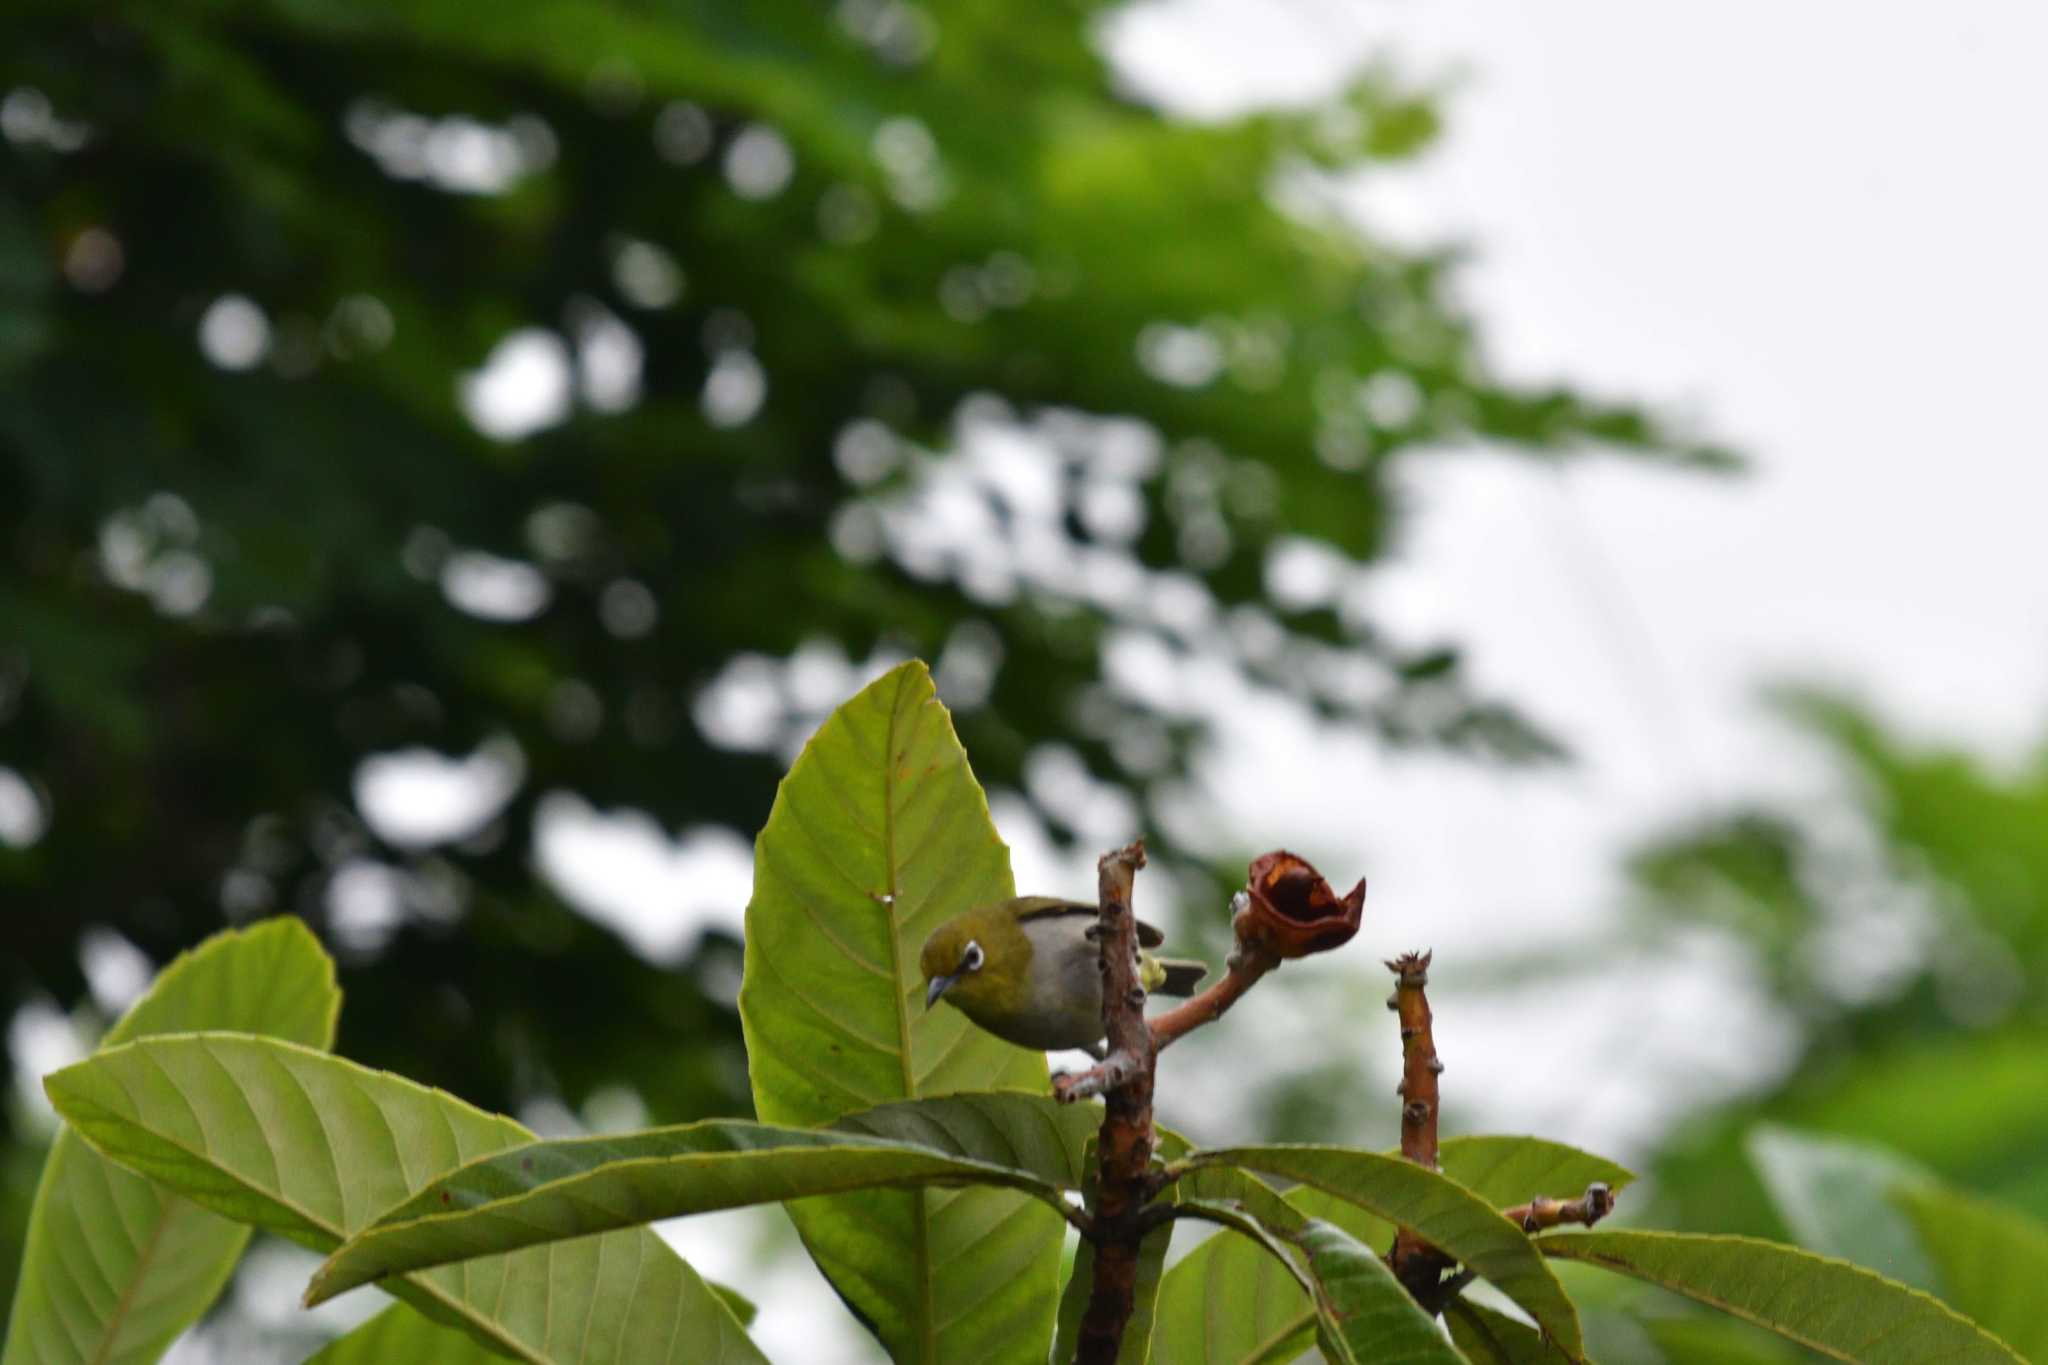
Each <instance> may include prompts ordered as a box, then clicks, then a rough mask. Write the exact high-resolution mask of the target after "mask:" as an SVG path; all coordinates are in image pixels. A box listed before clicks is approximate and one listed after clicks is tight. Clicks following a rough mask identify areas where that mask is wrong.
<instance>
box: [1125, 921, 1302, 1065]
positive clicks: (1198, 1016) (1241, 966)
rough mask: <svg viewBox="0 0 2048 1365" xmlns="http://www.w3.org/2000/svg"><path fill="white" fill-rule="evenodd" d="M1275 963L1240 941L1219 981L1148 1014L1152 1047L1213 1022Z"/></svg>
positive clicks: (1170, 1042)
mask: <svg viewBox="0 0 2048 1365" xmlns="http://www.w3.org/2000/svg"><path fill="white" fill-rule="evenodd" d="M1279 965H1280V959H1279V958H1277V957H1274V956H1273V955H1272V954H1271V953H1268V952H1264V951H1261V950H1260V949H1258V948H1253V947H1247V946H1246V945H1244V944H1242V943H1240V944H1239V945H1238V946H1237V948H1236V950H1235V951H1233V952H1232V953H1231V954H1230V969H1229V970H1228V971H1226V972H1225V973H1224V974H1223V979H1222V980H1221V981H1218V982H1217V983H1216V984H1215V985H1213V986H1211V987H1209V989H1207V990H1205V991H1203V992H1202V993H1201V994H1200V995H1198V996H1195V997H1194V998H1193V999H1192V1000H1187V1001H1184V1002H1182V1003H1181V1004H1179V1005H1176V1006H1174V1007H1173V1008H1172V1009H1170V1010H1168V1011H1167V1012H1166V1013H1164V1014H1159V1015H1154V1016H1153V1017H1152V1021H1151V1024H1152V1050H1153V1051H1154V1052H1155V1053H1158V1052H1164V1051H1166V1049H1167V1048H1169V1047H1171V1046H1173V1044H1175V1043H1177V1042H1179V1041H1180V1040H1181V1039H1182V1038H1183V1037H1185V1036H1187V1034H1188V1033H1189V1032H1191V1031H1192V1030H1194V1029H1198V1028H1200V1027H1201V1026H1202V1025H1204V1024H1213V1023H1215V1022H1216V1021H1217V1020H1218V1019H1220V1018H1222V1017H1223V1013H1224V1011H1225V1010H1228V1009H1229V1008H1230V1007H1231V1006H1232V1005H1235V1004H1236V1003H1237V1001H1238V997H1240V996H1242V995H1243V994H1244V993H1245V992H1246V991H1248V990H1250V989H1251V988H1252V987H1253V986H1255V985H1257V984H1258V980H1259V978H1260V977H1262V976H1264V975H1265V974H1266V973H1267V972H1270V971H1272V970H1273V969H1274V968H1275V967H1277V966H1279Z"/></svg>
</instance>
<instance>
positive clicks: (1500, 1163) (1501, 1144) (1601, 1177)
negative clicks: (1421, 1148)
mask: <svg viewBox="0 0 2048 1365" xmlns="http://www.w3.org/2000/svg"><path fill="white" fill-rule="evenodd" d="M1437 1164H1438V1165H1439V1166H1440V1167H1441V1168H1442V1169H1443V1173H1444V1174H1445V1175H1447V1176H1449V1177H1450V1178H1451V1179H1453V1180H1455V1181H1457V1182H1458V1183H1459V1184H1460V1185H1463V1186H1464V1187H1465V1188H1466V1189H1468V1190H1470V1191H1472V1193H1474V1194H1476V1195H1478V1196H1479V1197H1480V1198H1481V1199H1484V1200H1485V1201H1486V1202H1487V1203H1489V1204H1491V1205H1493V1206H1494V1207H1496V1208H1502V1209H1506V1208H1512V1207H1514V1206H1515V1205H1516V1204H1526V1203H1528V1202H1529V1201H1530V1200H1531V1199H1534V1198H1536V1197H1537V1196H1538V1195H1552V1196H1555V1197H1557V1198H1567V1197H1575V1196H1577V1195H1580V1194H1583V1193H1584V1192H1585V1190H1586V1187H1587V1186H1588V1185H1592V1184H1604V1185H1606V1186H1607V1187H1608V1189H1610V1190H1613V1191H1615V1192H1616V1193H1619V1192H1620V1191H1621V1189H1622V1188H1623V1187H1624V1186H1626V1185H1627V1184H1629V1183H1630V1182H1631V1181H1633V1180H1634V1179H1635V1174H1634V1172H1632V1171H1630V1170H1629V1169H1628V1168H1627V1167H1625V1166H1619V1165H1616V1164H1615V1163H1614V1162H1612V1161H1609V1160H1608V1159H1607V1158H1605V1157H1600V1156H1594V1155H1593V1154H1592V1153H1590V1152H1582V1151H1580V1150H1579V1149H1578V1148H1576V1147H1572V1146H1568V1145H1566V1144H1565V1143H1562V1142H1552V1141H1551V1140H1550V1139H1548V1138H1537V1137H1493V1136H1474V1137H1454V1138H1445V1139H1444V1140H1443V1142H1442V1143H1441V1144H1440V1145H1439V1147H1438V1149H1437Z"/></svg>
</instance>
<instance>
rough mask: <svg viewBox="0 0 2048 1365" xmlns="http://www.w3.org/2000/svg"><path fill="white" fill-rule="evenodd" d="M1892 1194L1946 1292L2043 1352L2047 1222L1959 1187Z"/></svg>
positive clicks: (2047, 1319)
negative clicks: (1910, 1222)
mask: <svg viewBox="0 0 2048 1365" xmlns="http://www.w3.org/2000/svg"><path fill="white" fill-rule="evenodd" d="M1893 1199H1894V1200H1895V1201H1896V1203H1897V1204H1898V1206H1899V1207H1901V1208H1903V1209H1904V1210H1905V1212H1906V1215H1907V1216H1908V1217H1910V1218H1911V1219H1912V1220H1913V1225H1914V1227H1915V1228H1916V1229H1917V1230H1918V1232H1919V1234H1920V1238H1921V1243H1922V1245H1923V1246H1925V1247H1926V1249H1927V1253H1928V1254H1929V1255H1930V1256H1931V1257H1933V1259H1934V1264H1935V1265H1936V1266H1937V1267H1939V1269H1940V1271H1941V1280H1942V1284H1943V1285H1944V1286H1945V1287H1946V1293H1944V1295H1943V1297H1944V1298H1945V1299H1947V1301H1948V1302H1949V1303H1950V1304H1951V1305H1952V1306H1953V1307H1955V1308H1958V1309H1961V1310H1962V1311H1963V1312H1965V1313H1967V1314H1969V1315H1970V1317H1972V1318H1973V1319H1975V1320H1976V1322H1977V1323H1978V1325H1980V1326H1982V1327H1984V1328H1986V1329H1988V1330H1989V1331H1992V1332H1995V1333H1997V1334H1998V1335H1999V1336H2000V1337H2001V1338H2002V1339H2004V1341H2005V1342H2006V1343H2007V1344H2008V1345H2010V1346H2011V1347H2012V1348H2013V1349H2014V1350H2016V1351H2018V1352H2019V1353H2020V1354H2021V1355H2023V1356H2025V1357H2026V1358H2027V1359H2028V1360H2037V1361H2039V1360H2048V1292H2044V1290H2048V1224H2044V1223H2043V1222H2041V1220H2040V1219H2038V1218H2029V1217H2028V1216H2027V1215H2026V1214H2024V1213H2018V1212H2015V1211H2013V1210H2011V1209H2006V1208H2001V1207H1999V1206H1998V1205H1996V1204H1991V1203H1987V1202H1985V1201H1984V1200H1981V1199H1973V1198H1971V1197H1970V1196H1968V1195H1965V1194H1963V1193H1961V1192H1960V1191H1957V1190H1950V1189H1942V1188H1936V1187H1930V1186H1921V1187H1915V1188H1912V1189H1906V1190H1901V1191H1899V1192H1898V1193H1896V1194H1895V1195H1894V1196H1893Z"/></svg>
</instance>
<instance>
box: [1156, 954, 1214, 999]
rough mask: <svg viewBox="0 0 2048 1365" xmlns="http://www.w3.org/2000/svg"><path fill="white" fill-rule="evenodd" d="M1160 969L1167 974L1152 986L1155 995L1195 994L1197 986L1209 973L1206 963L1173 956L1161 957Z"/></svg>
mask: <svg viewBox="0 0 2048 1365" xmlns="http://www.w3.org/2000/svg"><path fill="white" fill-rule="evenodd" d="M1159 969H1160V970H1161V971H1162V972H1164V973H1165V976H1164V977H1163V978H1162V979H1161V981H1160V982H1159V984H1158V985H1157V986H1154V987H1153V988H1152V993H1153V994H1154V995H1193V994H1194V993H1195V987H1197V986H1199V985H1201V984H1202V978H1203V977H1205V976H1207V975H1208V974H1209V968H1208V966H1207V964H1205V963H1201V962H1181V961H1175V960H1174V959H1172V958H1160V959H1159Z"/></svg>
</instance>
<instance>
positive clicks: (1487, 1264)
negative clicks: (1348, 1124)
mask: <svg viewBox="0 0 2048 1365" xmlns="http://www.w3.org/2000/svg"><path fill="white" fill-rule="evenodd" d="M1189 1160H1190V1161H1191V1162H1193V1163H1196V1164H1198V1165H1204V1166H1240V1167H1244V1168H1246V1169H1249V1170H1254V1171H1263V1172H1265V1173H1267V1174H1269V1175H1276V1176H1281V1177H1284V1178H1286V1179H1289V1180H1297V1181H1300V1182H1301V1183H1303V1184H1305V1185H1312V1186H1314V1187H1315V1188H1317V1189H1320V1190H1324V1191H1327V1192H1328V1193H1330V1194H1333V1195H1336V1196H1337V1197H1338V1198H1340V1199H1344V1200H1347V1201H1349V1202H1351V1203H1353V1204H1356V1205H1358V1206H1359V1207H1360V1208H1363V1209H1365V1210H1366V1211H1367V1212H1369V1213H1372V1214H1375V1215H1377V1216H1378V1217H1380V1218H1383V1219H1385V1220H1387V1221H1388V1222H1390V1223H1394V1224H1397V1225H1400V1226H1405V1227H1412V1228H1414V1229H1415V1230H1416V1231H1417V1232H1419V1233H1420V1234H1421V1235H1422V1236H1423V1237H1424V1238H1426V1239H1427V1240H1428V1241H1430V1242H1431V1243H1432V1244H1434V1245H1436V1246H1438V1247H1440V1248H1442V1249H1443V1251H1444V1252H1445V1253H1447V1254H1448V1255H1451V1256H1453V1257H1455V1258H1457V1259H1458V1260H1459V1261H1461V1262H1463V1263H1464V1264H1465V1265H1466V1266H1468V1267H1469V1268H1471V1269H1472V1270H1473V1271H1475V1272H1477V1273H1478V1274H1480V1275H1482V1276H1484V1277H1485V1278H1486V1279H1488V1280H1490V1281H1492V1282H1493V1283H1494V1284H1495V1285H1496V1286H1498V1287H1499V1288H1500V1291H1501V1292H1502V1293H1504V1294H1506V1295H1507V1296H1508V1297H1509V1298H1511V1299H1513V1300H1514V1301H1515V1302H1516V1303H1517V1304H1519V1305H1521V1307H1522V1308H1523V1309H1524V1310H1525V1311H1527V1312H1528V1314H1529V1316H1530V1317H1532V1318H1534V1319H1536V1321H1537V1322H1538V1323H1540V1324H1542V1326H1543V1329H1544V1330H1545V1331H1546V1332H1548V1333H1549V1334H1550V1336H1551V1339H1552V1340H1554V1341H1556V1342H1557V1343H1558V1345H1559V1346H1561V1347H1563V1348H1564V1349H1565V1350H1566V1351H1567V1352H1569V1353H1570V1354H1572V1355H1579V1354H1582V1353H1583V1350H1584V1346H1583V1342H1582V1340H1581V1337H1580V1333H1579V1316H1578V1313H1577V1312H1576V1311H1575V1310H1574V1309H1573V1307H1572V1303H1571V1300H1570V1299H1568V1298H1566V1297H1565V1292H1564V1288H1563V1287H1562V1286H1561V1285H1559V1284H1558V1282H1557V1276H1556V1275H1554V1274H1552V1273H1551V1270H1550V1267H1548V1266H1546V1265H1545V1264H1544V1263H1543V1258H1542V1257H1541V1256H1539V1255H1537V1253H1536V1249H1535V1247H1534V1246H1533V1245H1532V1244H1531V1243H1530V1241H1529V1238H1528V1237H1527V1236H1526V1235H1525V1234H1524V1233H1523V1232H1522V1230H1521V1229H1520V1228H1518V1227H1516V1226H1515V1225H1514V1224H1512V1223H1510V1222H1509V1221H1508V1220H1507V1219H1505V1218H1503V1217H1501V1216H1500V1211H1499V1210H1498V1209H1496V1208H1494V1207H1493V1206H1492V1205H1491V1204H1489V1203H1487V1201H1485V1200H1484V1199H1481V1198H1480V1197H1479V1196H1478V1195H1476V1194H1474V1193H1472V1191H1470V1190H1468V1189H1466V1188H1465V1187H1464V1186H1462V1185H1460V1184H1458V1183H1457V1182H1456V1181H1454V1180H1451V1179H1449V1178H1448V1177H1446V1176H1443V1175H1441V1174H1439V1173H1438V1172H1436V1171H1432V1170H1428V1169H1426V1168H1424V1167H1422V1166H1418V1165H1416V1164H1415V1163H1414V1162H1412V1161H1405V1160H1403V1159H1402V1158H1400V1157H1397V1156H1386V1155H1382V1154H1381V1153H1378V1152H1363V1151H1355V1150H1352V1149H1350V1148H1346V1147H1312V1146H1299V1147H1296V1146H1273V1147H1234V1148H1225V1149H1222V1150H1219V1151H1208V1152H1198V1153H1196V1154H1195V1155H1194V1156H1193V1157H1191V1158H1189Z"/></svg>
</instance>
